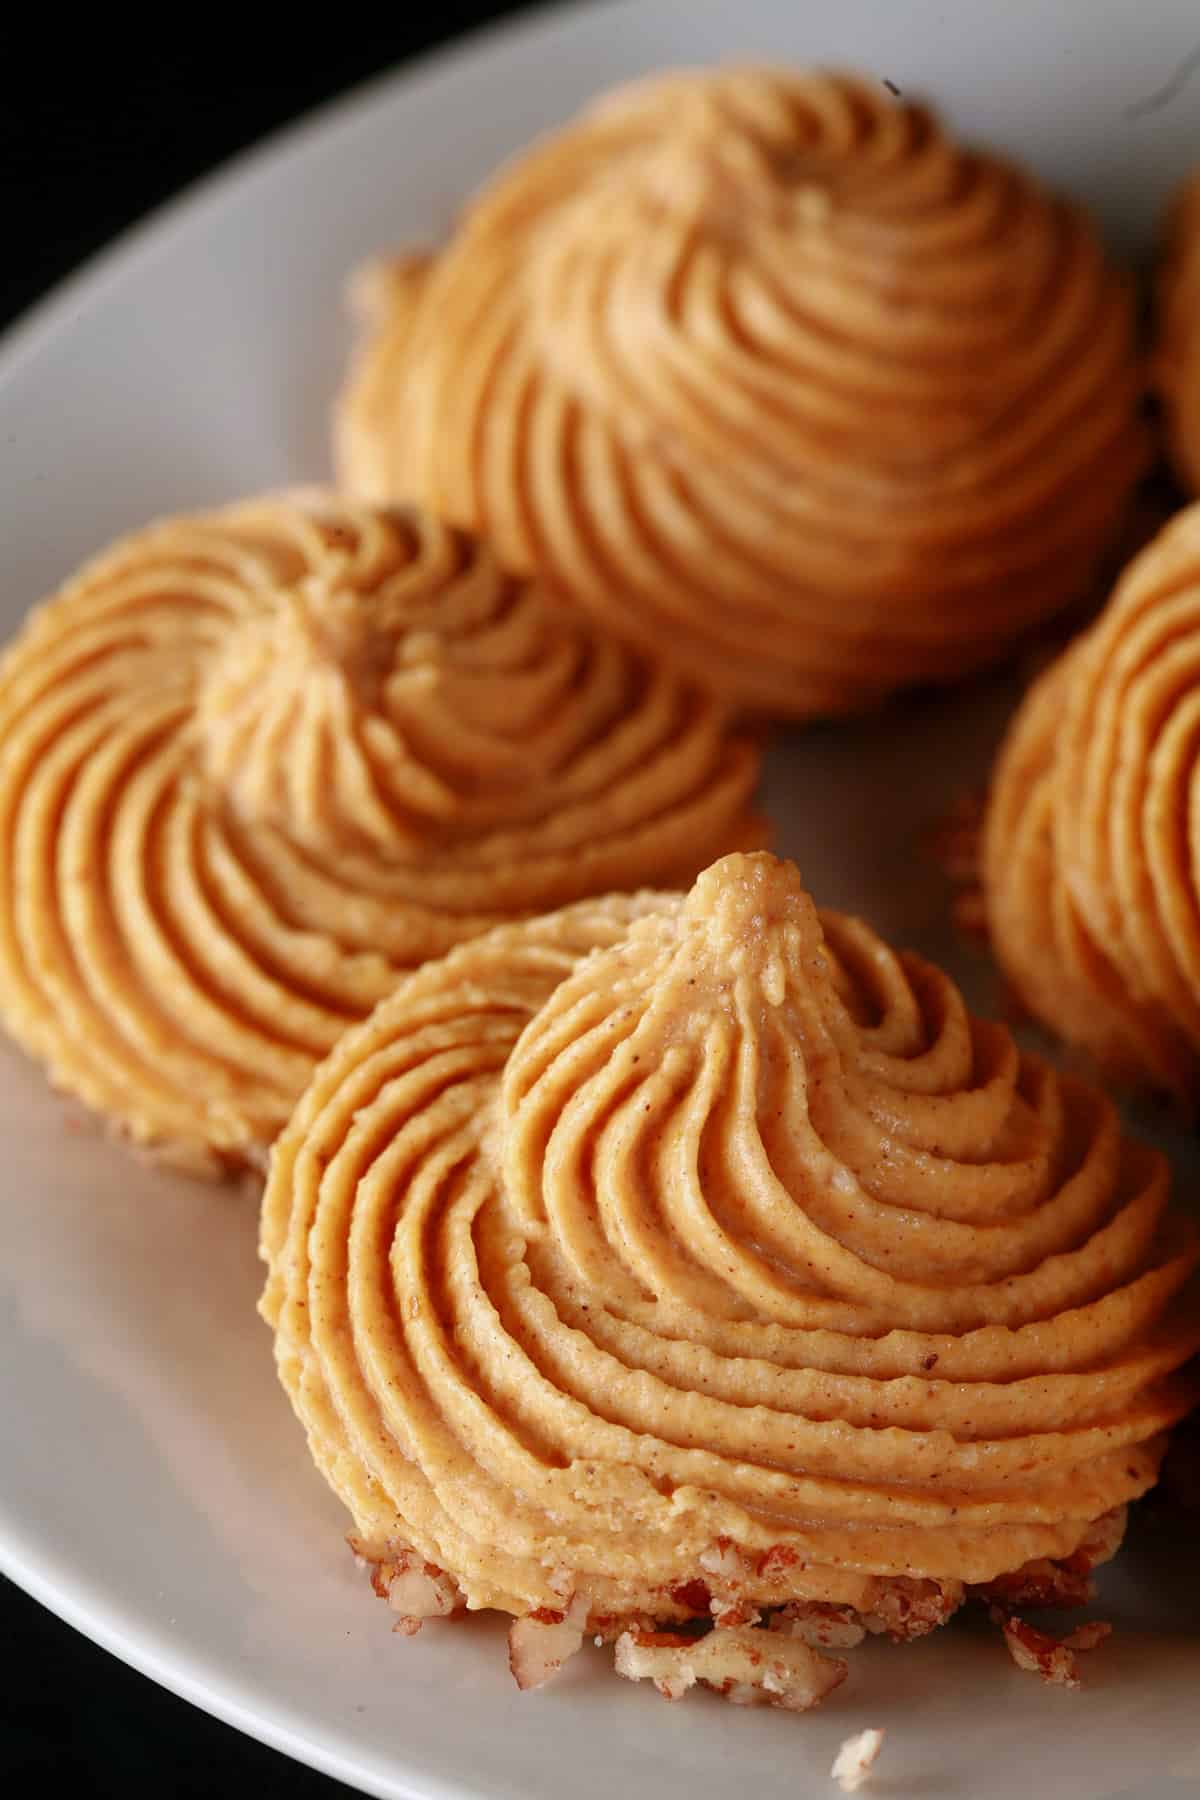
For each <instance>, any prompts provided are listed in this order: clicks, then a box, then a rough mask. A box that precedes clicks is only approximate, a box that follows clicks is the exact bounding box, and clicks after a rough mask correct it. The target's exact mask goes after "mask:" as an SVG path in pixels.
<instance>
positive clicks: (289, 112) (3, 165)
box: [0, 0, 517, 1800]
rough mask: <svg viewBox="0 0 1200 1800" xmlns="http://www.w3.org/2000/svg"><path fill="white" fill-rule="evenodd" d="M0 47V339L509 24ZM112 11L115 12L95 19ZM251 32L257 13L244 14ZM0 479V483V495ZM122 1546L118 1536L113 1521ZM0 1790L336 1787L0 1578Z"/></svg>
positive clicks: (395, 13) (267, 1797) (313, 1793)
mask: <svg viewBox="0 0 1200 1800" xmlns="http://www.w3.org/2000/svg"><path fill="white" fill-rule="evenodd" d="M35 10H36V9H29V8H23V9H22V12H23V13H24V14H25V15H26V16H25V17H24V18H23V20H22V23H21V27H20V41H19V42H18V41H17V35H16V31H15V30H14V28H13V27H12V26H9V27H8V28H7V30H8V34H9V35H8V41H7V42H5V41H4V38H3V36H2V35H0V71H2V73H0V84H2V85H0V326H3V325H7V324H8V323H10V322H11V321H12V320H13V319H14V318H15V317H16V316H17V315H18V314H19V313H21V312H23V311H24V309H25V308H26V307H27V306H29V305H30V304H31V303H32V302H33V301H35V300H36V299H38V297H39V296H40V295H41V294H42V293H44V292H45V290H46V289H47V288H48V287H50V286H52V285H53V283H54V282H56V281H58V280H59V279H60V278H61V277H62V276H63V275H66V274H67V273H69V271H70V270H71V269H73V268H74V267H75V266H76V265H77V264H78V263H79V262H81V261H82V260H83V259H84V258H85V257H87V256H89V255H91V253H92V252H93V251H95V250H97V249H99V248H100V247H101V245H103V244H104V243H106V242H107V241H108V239H109V238H111V237H112V236H113V235H114V234H115V233H116V232H118V231H120V230H122V229H123V228H124V227H125V226H126V225H129V224H130V223H132V222H133V220H135V219H137V218H139V217H140V216H141V215H142V214H144V213H145V212H146V211H147V210H149V209H150V208H151V207H153V206H156V205H157V204H158V203H159V202H160V201H162V200H165V199H166V198H167V197H168V196H169V195H171V194H173V193H175V192H176V191H177V190H178V189H179V188H180V187H182V186H183V185H184V184H185V183H187V182H189V181H192V180H194V179H195V178H196V177H197V176H199V175H202V174H204V173H206V172H207V171H208V170H209V169H211V168H212V167H214V165H216V164H217V163H220V162H222V161H224V159H225V158H226V157H229V156H231V155H232V154H233V153H234V152H235V151H237V150H239V149H241V148H242V147H243V146H244V145H246V144H249V143H252V142H254V141H255V139H257V138H260V137H262V136H263V135H264V133H266V132H268V131H271V130H272V129H274V128H275V127H276V126H278V125H281V124H283V123H285V122H286V121H287V120H289V119H291V118H293V117H295V116H296V115H297V114H298V113H302V112H304V111H306V110H307V109H308V108H309V107H312V106H314V105H316V104H317V103H319V102H320V101H322V100H325V99H328V98H330V97H331V96H332V95H334V94H337V93H339V92H340V91H342V90H343V89H344V88H346V87H348V86H350V85H352V84H353V83H355V82H357V81H361V80H363V79H364V78H365V77H367V76H370V75H374V74H376V73H377V72H380V71H383V70H386V69H388V68H390V67H392V66H393V65H395V64H396V63H398V62H400V61H402V60H404V59H405V58H407V57H410V56H413V55H415V54H417V53H419V52H420V51H422V50H424V49H427V48H429V47H430V46H432V45H433V44H434V43H436V42H438V41H440V40H442V39H445V38H448V37H451V36H454V35H456V34H458V33H459V32H462V31H464V30H467V29H469V28H470V27H472V26H474V25H477V24H482V23H485V22H486V21H488V20H490V19H492V18H496V17H499V16H500V15H501V14H503V13H506V12H513V11H516V10H517V7H516V6H515V5H514V4H512V0H509V3H508V4H504V3H503V0H502V3H501V4H496V3H495V0H492V4H486V3H485V4H471V3H470V0H467V3H466V4H458V3H457V0H441V4H440V5H438V6H437V7H430V8H428V9H425V8H408V7H405V6H403V5H401V6H399V7H393V8H388V9H386V11H384V13H383V21H382V22H372V20H371V18H370V16H369V9H363V8H358V9H355V11H354V13H353V15H352V16H350V18H349V19H348V21H347V22H346V23H345V24H343V23H342V22H341V21H339V20H338V18H337V17H336V16H335V15H324V16H323V15H322V14H321V13H320V11H318V13H317V14H316V17H317V18H318V19H320V20H322V23H321V25H320V27H319V29H317V28H314V27H313V26H312V25H309V24H307V23H303V22H301V19H300V16H299V15H296V16H295V17H294V18H293V19H291V20H288V19H287V18H286V15H284V14H282V13H279V12H276V11H274V10H272V13H271V14H270V15H269V16H271V17H273V18H276V19H279V20H283V21H284V22H282V23H279V24H277V25H276V28H275V30H274V32H273V33H271V34H269V35H268V34H267V33H265V32H264V33H263V34H262V36H261V38H259V37H255V36H253V35H251V33H250V30H249V27H250V25H251V24H252V23H253V9H251V8H247V9H245V11H244V13H243V15H241V16H240V17H238V16H235V17H233V18H232V19H231V18H229V17H222V16H220V15H218V14H213V13H210V12H209V11H208V10H207V9H205V10H202V11H201V12H199V13H196V12H193V11H191V10H189V9H180V10H179V11H175V10H174V9H164V10H161V11H160V10H157V9H154V10H152V11H151V13H150V15H149V16H150V17H151V18H152V19H154V20H157V21H158V23H157V24H156V25H155V26H154V27H153V28H151V29H146V28H143V29H142V30H139V31H137V32H134V31H132V30H129V29H128V28H125V29H122V28H121V27H120V25H119V24H118V25H117V26H116V27H110V26H106V28H105V29H103V30H92V31H90V32H88V33H87V34H83V33H81V31H80V30H79V28H78V27H77V25H76V24H75V22H74V21H73V20H71V19H70V17H69V14H68V13H67V11H66V10H65V9H60V8H54V9H53V13H54V17H53V18H52V19H50V21H49V22H48V24H47V25H45V26H41V27H40V26H39V25H38V23H37V20H36V17H31V16H29V15H30V13H31V12H32V11H35ZM101 10H102V12H104V13H108V12H109V11H110V10H111V11H113V12H114V13H115V12H116V9H101ZM264 16H266V13H265V9H264ZM2 478H3V477H2V471H0V479H2ZM130 1529H131V1530H135V1529H136V1521H135V1520H131V1521H130ZM0 1666H2V1667H3V1670H4V1673H3V1677H2V1678H0V1787H2V1788H4V1789H5V1790H7V1791H8V1792H10V1793H13V1794H17V1793H22V1792H28V1791H29V1790H28V1788H27V1787H26V1786H25V1784H26V1783H30V1782H31V1781H32V1779H33V1778H37V1779H38V1780H39V1781H40V1780H44V1779H45V1778H46V1777H48V1776H53V1775H57V1776H60V1777H62V1778H64V1779H65V1780H66V1781H67V1782H71V1783H73V1784H75V1785H76V1786H77V1787H78V1789H79V1791H80V1792H81V1793H84V1794H89V1795H101V1796H107V1795H110V1794H112V1795H116V1794H120V1795H123V1796H126V1797H128V1796H130V1795H137V1794H140V1793H142V1792H149V1791H150V1790H151V1789H152V1788H153V1789H155V1790H157V1791H158V1792H159V1793H165V1794H168V1795H177V1796H182V1797H184V1800H191V1797H192V1796H196V1797H197V1800H198V1797H199V1796H201V1795H203V1796H205V1800H210V1797H211V1796H214V1795H221V1794H225V1795H234V1796H237V1795H241V1794H243V1793H247V1792H251V1791H253V1792H254V1793H255V1794H257V1795H259V1796H262V1800H272V1797H273V1796H276V1795H280V1796H282V1795H285V1794H286V1795H287V1796H288V1797H289V1800H336V1796H338V1795H349V1793H350V1790H349V1789H348V1788H344V1787H342V1786H340V1784H338V1783H336V1782H333V1781H328V1780H326V1779H325V1777H324V1776H321V1775H317V1774H314V1773H313V1772H312V1771H311V1770H308V1769H304V1768H301V1767H300V1766H299V1765H298V1764H296V1763H292V1762H289V1761H287V1760H286V1759H285V1758H283V1757H281V1756H278V1755H276V1753H275V1752H274V1751H272V1750H268V1749H266V1748H264V1747H263V1746H262V1745H260V1744H256V1743H254V1742H253V1741H252V1740H251V1739H249V1738H245V1737H242V1736H241V1735H240V1734H239V1733H237V1732H235V1731H232V1730H230V1729H229V1727H227V1726H225V1725H222V1724H220V1723H218V1722H217V1721H216V1720H214V1719H210V1718H208V1717H207V1716H206V1715H205V1714H203V1713H201V1712H198V1711H197V1710H196V1709H195V1708H194V1707H192V1706H189V1705H188V1704H187V1703H186V1702H185V1701H182V1700H177V1699H176V1698H175V1697H174V1696H173V1695H170V1694H168V1693H166V1692H165V1691H164V1690H163V1689H161V1688H157V1687H155V1686H154V1685H153V1684H152V1683H150V1682H148V1681H146V1680H145V1679H144V1678H143V1677H142V1676H140V1675H137V1674H135V1673H134V1672H133V1671H132V1670H131V1669H128V1668H126V1667H125V1666H124V1665H123V1664H122V1663H120V1662H118V1661H117V1660H116V1659H115V1658H114V1657H111V1656H109V1655H107V1654H106V1652H104V1651H103V1650H99V1649H97V1648H96V1647H95V1645H93V1644H90V1643H88V1642H87V1640H86V1639H84V1638H82V1637H80V1636H79V1635H78V1634H77V1633H76V1632H74V1631H72V1630H70V1629H69V1628H68V1627H67V1626H65V1625H62V1624H60V1623H59V1621H58V1620H57V1619H55V1618H53V1617H52V1616H51V1615H50V1614H49V1613H47V1612H45V1611H44V1610H43V1609H42V1608H41V1607H40V1606H38V1605H36V1604H35V1603H34V1602H33V1601H32V1600H30V1599H28V1598H27V1596H26V1595H24V1594H23V1593H21V1592H20V1591H19V1590H18V1589H17V1588H15V1587H13V1586H12V1585H11V1584H10V1583H8V1582H5V1581H3V1580H2V1579H0Z"/></svg>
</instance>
